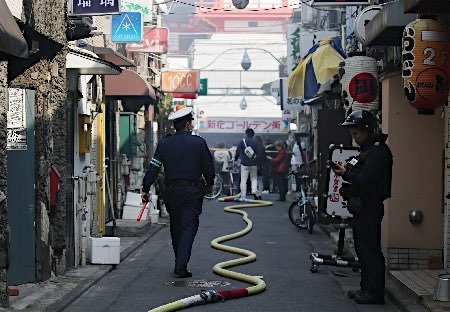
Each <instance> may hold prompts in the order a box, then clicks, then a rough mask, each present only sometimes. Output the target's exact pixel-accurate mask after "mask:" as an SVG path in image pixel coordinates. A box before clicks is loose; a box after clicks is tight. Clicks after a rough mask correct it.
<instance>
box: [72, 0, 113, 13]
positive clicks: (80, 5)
mask: <svg viewBox="0 0 450 312" xmlns="http://www.w3.org/2000/svg"><path fill="white" fill-rule="evenodd" d="M69 10H70V12H69V14H70V15H113V14H118V13H120V0H69Z"/></svg>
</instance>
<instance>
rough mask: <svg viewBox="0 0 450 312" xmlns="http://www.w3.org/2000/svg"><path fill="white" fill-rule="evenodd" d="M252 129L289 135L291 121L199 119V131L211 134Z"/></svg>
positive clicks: (238, 118)
mask: <svg viewBox="0 0 450 312" xmlns="http://www.w3.org/2000/svg"><path fill="white" fill-rule="evenodd" d="M248 128H251V129H253V130H254V131H255V133H287V132H288V131H289V121H287V120H281V119H280V118H264V117H262V118H240V117H235V118H232V117H208V118H199V120H198V131H199V132H210V133H244V132H245V130H246V129H248Z"/></svg>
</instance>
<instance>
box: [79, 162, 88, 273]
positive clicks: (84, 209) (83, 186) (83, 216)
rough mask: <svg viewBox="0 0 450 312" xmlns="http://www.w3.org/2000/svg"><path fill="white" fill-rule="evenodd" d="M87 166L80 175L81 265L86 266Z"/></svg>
mask: <svg viewBox="0 0 450 312" xmlns="http://www.w3.org/2000/svg"><path fill="white" fill-rule="evenodd" d="M85 169H86V167H85V168H84V169H83V173H82V174H81V175H80V180H81V183H80V184H81V187H80V197H81V203H82V206H81V229H80V233H81V266H82V267H84V266H86V257H87V256H86V255H87V228H86V227H87V220H86V219H87V217H86V214H87V207H86V201H87V177H88V173H87V172H86V170H85Z"/></svg>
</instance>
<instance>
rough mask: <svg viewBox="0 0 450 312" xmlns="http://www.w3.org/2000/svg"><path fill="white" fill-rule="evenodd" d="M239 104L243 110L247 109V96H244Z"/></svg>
mask: <svg viewBox="0 0 450 312" xmlns="http://www.w3.org/2000/svg"><path fill="white" fill-rule="evenodd" d="M239 106H240V108H241V109H242V110H245V109H246V108H247V100H246V99H245V96H244V97H242V100H241V104H239Z"/></svg>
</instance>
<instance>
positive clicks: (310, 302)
mask: <svg viewBox="0 0 450 312" xmlns="http://www.w3.org/2000/svg"><path fill="white" fill-rule="evenodd" d="M276 197H277V195H276V194H268V195H266V198H265V199H268V200H275V199H276ZM273 203H274V205H273V206H269V207H257V208H248V209H246V210H247V212H248V213H249V217H250V219H251V220H252V222H253V229H252V231H251V232H250V233H249V234H247V235H246V236H243V237H241V238H238V239H236V240H233V241H229V242H227V243H226V244H228V245H231V246H236V247H240V248H244V249H248V250H251V251H253V252H255V253H256V255H257V259H256V261H255V262H253V263H250V264H246V265H243V266H239V267H235V268H233V270H236V271H238V272H243V273H246V274H249V275H255V276H261V277H262V278H263V279H264V281H265V282H266V285H267V288H266V290H265V291H264V292H263V293H260V294H257V295H254V296H250V297H245V298H240V299H234V300H228V301H224V302H219V303H213V304H207V305H202V306H197V307H193V308H191V309H192V310H193V311H249V312H252V311H255V312H256V311H258V312H260V311H330V312H333V311H336V312H337V311H400V310H401V309H402V310H404V307H405V306H406V305H405V304H403V306H402V307H403V308H402V307H396V306H394V305H393V304H392V302H391V300H390V297H389V296H386V304H385V305H381V306H380V305H358V304H356V303H354V302H353V301H352V300H349V299H348V298H347V297H346V295H345V292H346V291H347V290H348V289H351V288H357V286H358V284H359V273H354V272H352V271H351V269H348V268H336V267H327V266H321V267H319V270H318V272H317V273H311V272H310V271H309V268H310V266H311V262H310V260H309V253H310V252H321V253H333V251H334V249H335V248H336V245H335V244H334V243H333V242H332V241H331V240H330V239H329V237H328V236H327V235H326V234H325V233H324V232H323V231H321V230H319V228H315V231H314V232H313V234H308V233H307V232H306V231H299V230H297V229H296V228H294V226H293V225H292V224H291V223H290V221H289V218H288V213H287V211H288V206H289V202H276V201H274V202H273ZM226 205H230V203H218V202H216V201H205V204H204V209H203V213H202V215H201V217H200V228H199V232H198V234H197V237H196V240H195V243H194V246H193V250H192V257H191V261H190V263H189V269H190V270H191V271H192V272H193V277H192V278H188V279H179V278H175V277H174V276H173V272H172V271H173V266H174V260H173V251H172V247H171V244H170V233H169V228H168V227H162V228H161V229H160V230H159V231H157V232H156V233H155V234H154V235H153V236H152V237H151V238H150V239H148V240H147V241H145V242H144V243H143V244H142V245H141V246H140V247H139V248H138V249H136V250H135V251H134V252H133V253H131V254H130V255H129V256H128V257H127V258H126V259H124V261H122V262H121V263H120V264H119V265H118V266H117V267H116V268H115V269H114V270H112V271H110V272H109V273H108V274H105V275H104V276H103V277H102V278H101V279H100V280H98V281H97V282H96V283H95V284H93V286H92V287H90V288H89V289H88V290H87V291H86V292H84V293H83V294H82V295H80V296H79V297H77V298H76V299H75V300H74V301H73V302H71V303H70V304H69V305H67V306H65V308H64V309H61V310H62V311H66V312H69V311H93V312H95V311H99V312H100V311H111V312H113V311H148V310H150V309H151V308H155V307H158V306H160V305H163V304H166V303H169V302H172V301H176V300H179V299H182V298H186V297H189V296H192V295H195V294H199V293H200V291H201V290H205V289H216V290H222V289H230V288H237V287H248V286H249V285H248V284H245V283H242V282H238V281H235V280H231V279H228V278H225V277H220V276H217V275H215V274H214V273H213V272H212V267H213V266H214V265H215V264H216V263H217V262H221V261H225V260H230V259H234V258H236V257H238V256H236V255H233V254H229V253H225V252H222V251H219V250H215V249H212V248H211V247H210V242H211V241H212V240H213V239H214V238H216V237H218V236H222V235H225V234H230V233H234V232H237V231H240V230H242V229H243V228H244V227H245V223H244V221H243V220H242V216H240V215H238V214H231V213H227V212H224V211H223V208H224V207H225V206H226ZM397 303H398V302H397ZM408 304H409V303H408ZM410 307H411V308H413V309H416V308H417V309H419V310H414V311H422V310H420V306H416V305H414V304H411V305H410ZM411 311H412V310H411Z"/></svg>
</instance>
